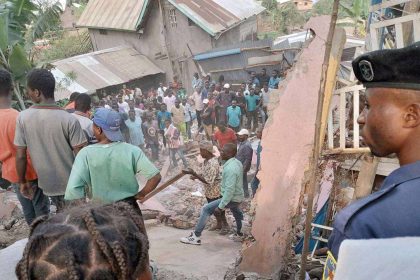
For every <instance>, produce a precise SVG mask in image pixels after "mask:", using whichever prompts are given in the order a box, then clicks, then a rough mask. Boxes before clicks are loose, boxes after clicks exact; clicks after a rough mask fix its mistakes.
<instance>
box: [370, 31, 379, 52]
mask: <svg viewBox="0 0 420 280" xmlns="http://www.w3.org/2000/svg"><path fill="white" fill-rule="evenodd" d="M379 47H380V46H379V38H378V29H376V28H374V27H373V26H372V25H371V26H370V48H371V50H372V51H376V50H379Z"/></svg>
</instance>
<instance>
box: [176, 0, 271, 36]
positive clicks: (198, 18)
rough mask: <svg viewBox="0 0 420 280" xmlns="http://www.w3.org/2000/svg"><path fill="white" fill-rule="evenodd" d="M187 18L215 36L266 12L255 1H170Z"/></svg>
mask: <svg viewBox="0 0 420 280" xmlns="http://www.w3.org/2000/svg"><path fill="white" fill-rule="evenodd" d="M168 1H169V2H170V3H171V4H172V5H174V6H175V7H176V8H177V9H178V10H179V11H180V12H182V13H183V14H184V15H185V16H186V17H188V18H189V19H190V20H192V21H193V22H194V23H196V24H197V25H198V26H200V27H201V28H202V29H204V30H205V31H206V32H207V33H209V34H210V35H212V36H215V35H217V34H219V33H222V32H224V31H226V30H229V29H230V28H232V27H234V26H236V24H238V23H240V22H241V21H244V20H246V19H247V18H249V17H252V16H254V15H258V14H259V13H261V12H262V11H264V10H265V8H264V7H263V6H261V5H260V4H259V3H257V2H256V1H254V0H241V1H237V0H168Z"/></svg>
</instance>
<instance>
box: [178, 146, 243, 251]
mask: <svg viewBox="0 0 420 280" xmlns="http://www.w3.org/2000/svg"><path fill="white" fill-rule="evenodd" d="M220 156H221V158H222V160H224V161H225V164H224V165H223V173H222V183H221V191H222V198H220V199H217V200H214V201H212V202H210V203H208V204H206V205H205V206H204V207H203V209H202V211H201V215H200V218H199V220H198V223H197V225H196V226H195V230H194V231H193V232H191V234H190V235H189V236H187V237H184V238H181V242H182V243H185V244H192V245H201V238H200V237H201V233H202V232H203V230H204V228H205V226H206V223H207V220H208V218H209V217H210V216H211V215H212V214H213V213H215V214H216V215H220V214H221V212H222V211H223V210H225V209H226V208H228V209H230V211H231V212H232V214H233V216H234V217H235V221H236V233H235V234H233V235H231V238H234V239H235V240H236V239H241V238H242V237H243V233H242V220H243V213H242V210H241V209H240V208H239V205H240V204H241V202H242V201H243V200H244V191H243V188H242V178H243V169H242V164H241V162H240V161H239V160H237V159H236V158H235V156H236V146H235V145H234V144H226V145H225V146H224V147H223V149H222V150H221V154H220Z"/></svg>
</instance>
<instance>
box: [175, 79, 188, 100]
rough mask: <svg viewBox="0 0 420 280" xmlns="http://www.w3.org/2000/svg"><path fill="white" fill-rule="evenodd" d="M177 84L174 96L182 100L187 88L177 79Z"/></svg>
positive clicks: (185, 95) (185, 96)
mask: <svg viewBox="0 0 420 280" xmlns="http://www.w3.org/2000/svg"><path fill="white" fill-rule="evenodd" d="M178 85H179V87H178V91H177V92H176V97H177V98H178V99H179V100H184V99H185V98H187V90H186V89H185V88H184V86H183V85H182V82H181V81H179V84H178Z"/></svg>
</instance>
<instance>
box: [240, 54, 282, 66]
mask: <svg viewBox="0 0 420 280" xmlns="http://www.w3.org/2000/svg"><path fill="white" fill-rule="evenodd" d="M275 61H277V62H281V61H283V54H273V55H268V56H260V57H249V58H248V65H255V64H261V63H271V62H275Z"/></svg>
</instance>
